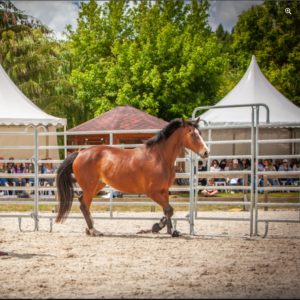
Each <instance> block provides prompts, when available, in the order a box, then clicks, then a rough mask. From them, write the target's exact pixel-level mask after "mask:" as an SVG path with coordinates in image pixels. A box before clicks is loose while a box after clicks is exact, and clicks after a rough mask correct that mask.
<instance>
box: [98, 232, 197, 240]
mask: <svg viewBox="0 0 300 300" xmlns="http://www.w3.org/2000/svg"><path fill="white" fill-rule="evenodd" d="M100 238H122V239H141V240H143V239H147V240H169V239H172V240H177V239H184V240H193V239H195V237H192V236H190V235H188V234H180V236H178V237H172V236H170V235H169V234H164V233H162V234H151V233H149V234H148V233H104V234H103V236H100Z"/></svg>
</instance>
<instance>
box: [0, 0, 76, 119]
mask: <svg viewBox="0 0 300 300" xmlns="http://www.w3.org/2000/svg"><path fill="white" fill-rule="evenodd" d="M8 3H9V2H6V3H5V5H6V7H5V9H7V8H8V9H9V11H8V12H7V13H6V12H4V13H3V10H1V11H2V13H3V15H4V16H5V15H7V18H6V22H2V23H1V25H0V26H1V27H0V30H1V31H0V32H1V34H0V63H1V64H2V66H3V67H4V69H5V70H6V72H7V73H8V74H9V76H10V77H11V78H12V80H13V81H14V82H15V84H16V85H17V86H18V87H19V88H20V89H21V90H22V92H23V93H24V94H25V95H26V96H27V97H28V98H29V99H31V100H32V101H33V102H34V103H36V104H37V105H38V106H39V107H40V108H41V109H42V110H44V111H46V112H47V113H50V114H53V115H56V116H61V117H68V119H69V121H70V123H71V124H72V123H73V124H74V122H75V120H73V119H74V118H73V116H72V115H71V114H70V106H72V107H73V103H72V102H73V101H72V97H73V89H72V86H71V85H70V83H69V74H70V59H69V54H68V50H67V48H66V47H65V44H64V43H60V42H58V41H56V40H55V39H54V38H53V37H52V36H51V32H50V31H49V30H48V29H47V28H46V27H45V26H43V25H41V24H40V22H39V21H38V20H34V19H32V18H31V17H29V16H27V18H26V15H24V14H23V13H22V12H20V11H19V10H17V9H16V8H15V7H14V6H13V5H12V4H11V5H10V6H9V5H8ZM2 21H3V19H2ZM74 111H76V110H75V107H74V108H73V112H74ZM72 120H73V122H72Z"/></svg>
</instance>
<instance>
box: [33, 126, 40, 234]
mask: <svg viewBox="0 0 300 300" xmlns="http://www.w3.org/2000/svg"><path fill="white" fill-rule="evenodd" d="M33 160H34V211H33V217H34V222H35V228H34V230H37V231H38V230H39V224H38V222H39V220H38V213H39V212H38V207H39V204H38V201H39V177H38V173H39V133H38V126H35V127H34V158H33Z"/></svg>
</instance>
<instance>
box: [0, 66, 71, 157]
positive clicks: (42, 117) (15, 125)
mask: <svg viewBox="0 0 300 300" xmlns="http://www.w3.org/2000/svg"><path fill="white" fill-rule="evenodd" d="M0 107H1V108H0V146H5V147H7V146H9V148H5V147H4V148H0V157H4V158H5V159H7V158H8V157H14V158H15V159H28V158H31V157H32V156H33V155H34V151H33V150H31V149H26V148H24V146H25V147H28V146H30V147H32V146H33V145H34V144H35V140H34V136H33V135H26V134H24V132H29V133H30V132H31V133H33V130H34V129H33V128H32V127H36V128H37V129H38V131H39V132H42V131H43V129H44V128H45V127H46V129H47V131H48V132H55V131H56V128H55V127H61V126H64V125H66V119H61V118H57V117H54V116H51V115H49V114H46V113H45V112H43V111H42V110H41V109H40V108H38V107H37V106H36V105H35V104H33V103H32V102H31V101H30V100H29V99H28V98H27V97H26V96H25V95H24V94H23V93H22V92H21V91H20V90H19V88H18V87H17V86H16V85H15V84H14V82H13V81H12V80H11V79H10V78H9V76H8V75H7V74H6V72H5V70H4V69H3V67H2V66H1V65H0ZM28 127H29V128H28ZM42 127H43V128H42ZM12 133H18V134H17V135H15V134H12ZM38 143H39V145H42V146H46V145H51V146H56V145H57V137H56V136H55V135H52V136H42V137H41V136H40V137H39V141H38ZM39 155H40V157H51V158H53V159H58V158H59V153H58V150H57V149H50V150H48V149H44V150H40V151H39Z"/></svg>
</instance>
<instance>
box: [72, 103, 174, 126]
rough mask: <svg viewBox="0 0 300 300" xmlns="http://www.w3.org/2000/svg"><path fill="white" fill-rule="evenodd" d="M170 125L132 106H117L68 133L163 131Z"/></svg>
mask: <svg viewBox="0 0 300 300" xmlns="http://www.w3.org/2000/svg"><path fill="white" fill-rule="evenodd" d="M167 124H168V123H167V122H166V121H164V120H163V119H159V118H157V117H154V116H151V115H149V114H148V113H145V112H143V111H141V110H138V109H137V108H134V107H132V106H129V105H126V106H117V107H115V108H113V109H111V110H110V111H107V112H105V113H103V114H102V115H100V116H98V117H96V118H94V119H91V120H89V121H87V122H85V123H82V124H80V125H78V126H76V127H73V128H71V129H69V130H68V131H96V130H99V131H100V130H143V129H161V128H163V127H165V126H166V125H167Z"/></svg>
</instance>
